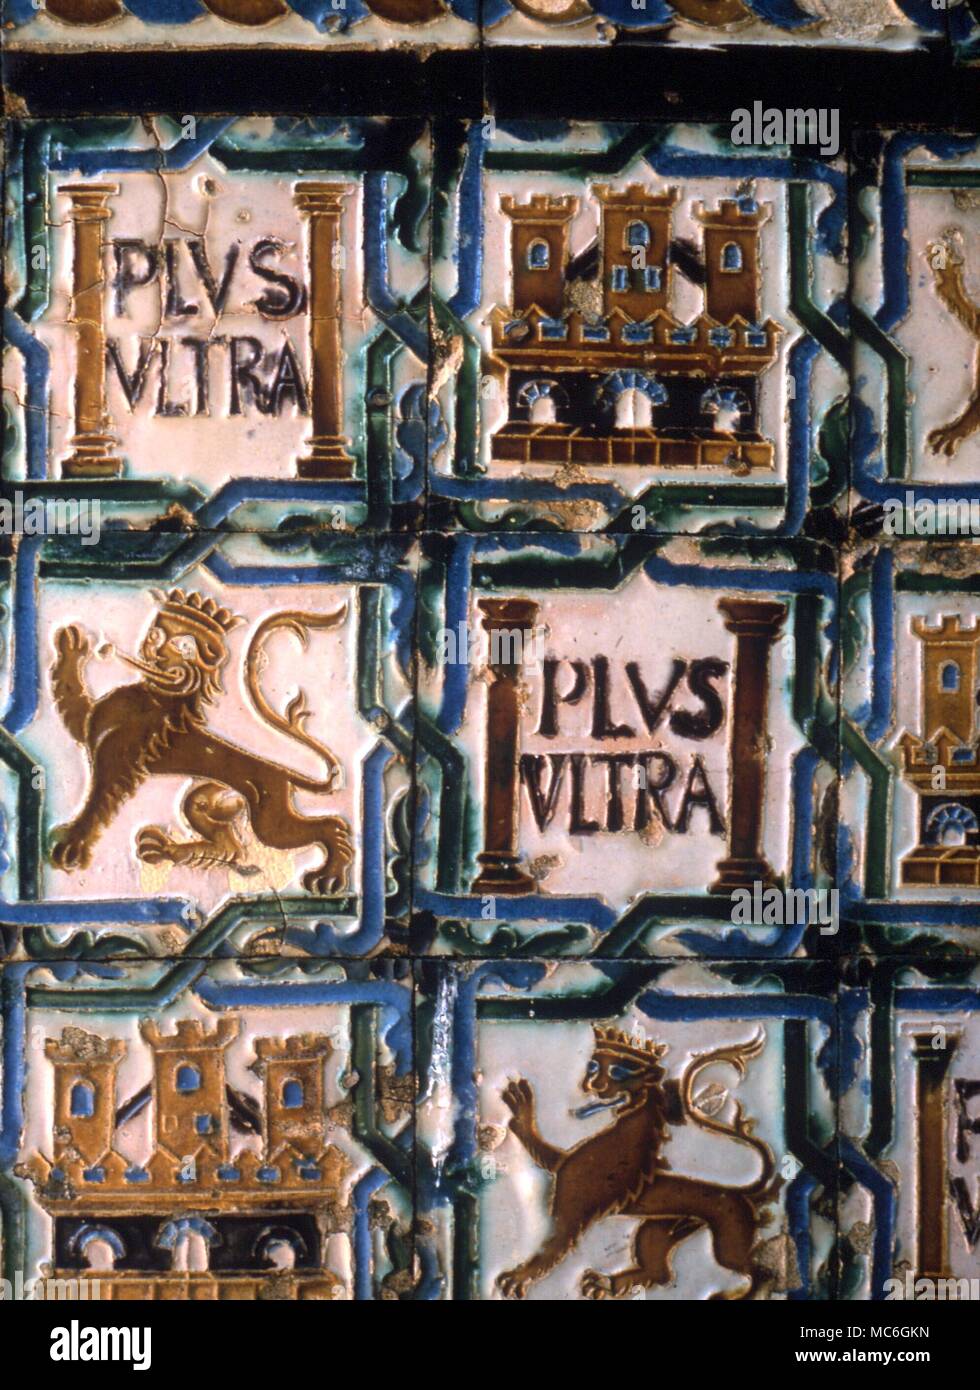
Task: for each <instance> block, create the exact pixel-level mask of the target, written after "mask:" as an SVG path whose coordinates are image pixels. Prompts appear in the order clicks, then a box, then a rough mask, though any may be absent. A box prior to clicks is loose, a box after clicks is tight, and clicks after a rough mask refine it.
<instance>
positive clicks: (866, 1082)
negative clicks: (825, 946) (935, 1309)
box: [839, 952, 980, 1299]
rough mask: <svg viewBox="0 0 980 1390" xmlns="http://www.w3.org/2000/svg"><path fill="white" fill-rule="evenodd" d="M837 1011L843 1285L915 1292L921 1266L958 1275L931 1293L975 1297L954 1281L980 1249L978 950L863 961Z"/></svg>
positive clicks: (850, 1289)
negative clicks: (979, 1181)
mask: <svg viewBox="0 0 980 1390" xmlns="http://www.w3.org/2000/svg"><path fill="white" fill-rule="evenodd" d="M840 1014H841V1044H840V1050H841V1093H842V1094H841V1107H840V1128H841V1139H840V1152H841V1164H842V1170H843V1171H842V1178H841V1206H840V1227H839V1229H840V1247H839V1248H840V1259H841V1289H840V1296H841V1297H842V1298H857V1299H867V1298H874V1299H881V1298H885V1297H890V1298H896V1297H898V1298H906V1299H908V1298H912V1297H913V1296H914V1291H915V1290H916V1284H917V1281H918V1279H919V1278H921V1277H925V1278H928V1279H932V1280H955V1281H957V1282H956V1283H955V1284H954V1285H952V1287H953V1288H954V1289H958V1290H959V1291H960V1292H959V1293H958V1294H954V1293H946V1294H945V1295H944V1294H942V1293H938V1294H937V1293H933V1294H932V1295H931V1296H932V1297H939V1298H942V1297H944V1296H945V1297H947V1298H951V1297H954V1296H958V1297H961V1298H966V1297H970V1296H971V1295H970V1293H969V1292H968V1289H969V1285H964V1284H962V1283H960V1282H958V1281H961V1280H964V1279H973V1280H976V1278H977V1270H978V1259H980V1207H978V1203H977V1190H976V1185H977V1143H978V1135H980V1118H978V1115H980V1112H978V1107H977V1099H978V1097H980V971H978V969H977V963H976V956H975V954H974V956H973V958H972V960H971V959H970V958H969V957H967V956H965V955H964V956H962V957H961V958H960V959H956V958H955V957H954V958H950V959H948V960H947V961H946V962H944V964H943V965H940V964H939V963H938V962H937V961H935V960H932V961H928V960H921V959H917V958H916V957H915V954H914V952H913V953H911V954H910V956H909V958H908V959H907V960H883V961H879V962H878V963H876V964H875V965H873V966H872V965H871V964H870V963H869V962H862V966H861V969H855V970H854V974H853V978H852V980H851V981H850V982H849V983H847V984H846V985H845V986H844V987H843V988H842V990H841V993H840ZM940 1287H942V1286H941V1285H940ZM946 1287H947V1288H949V1287H951V1286H950V1285H947V1286H946ZM926 1290H927V1286H922V1287H921V1288H920V1289H919V1290H918V1292H919V1295H920V1296H923V1294H925V1296H927V1297H928V1296H929V1294H928V1292H927V1291H926Z"/></svg>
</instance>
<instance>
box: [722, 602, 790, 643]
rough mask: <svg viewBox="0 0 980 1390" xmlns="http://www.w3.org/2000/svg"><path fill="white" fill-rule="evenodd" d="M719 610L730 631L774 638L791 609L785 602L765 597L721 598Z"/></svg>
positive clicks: (743, 634) (748, 635)
mask: <svg viewBox="0 0 980 1390" xmlns="http://www.w3.org/2000/svg"><path fill="white" fill-rule="evenodd" d="M718 611H719V612H720V613H721V614H722V615H723V616H724V619H725V626H726V627H727V629H728V631H729V632H734V634H735V636H736V637H767V638H769V639H770V640H772V639H773V638H774V637H776V636H777V635H778V633H779V629H780V628H781V627H782V625H783V622H784V620H785V618H786V615H787V613H788V612H789V609H788V607H787V606H786V604H785V603H776V602H770V601H767V600H765V599H754V598H720V599H719V600H718Z"/></svg>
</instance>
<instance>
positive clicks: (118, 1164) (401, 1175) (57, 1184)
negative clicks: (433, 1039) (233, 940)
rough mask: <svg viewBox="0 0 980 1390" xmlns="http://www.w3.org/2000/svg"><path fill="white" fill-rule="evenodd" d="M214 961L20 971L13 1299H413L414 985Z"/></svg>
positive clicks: (12, 1058) (12, 1048)
mask: <svg viewBox="0 0 980 1390" xmlns="http://www.w3.org/2000/svg"><path fill="white" fill-rule="evenodd" d="M195 965H196V967H197V968H196V969H195V971H194V972H193V973H189V972H188V971H187V969H186V964H184V963H182V962H181V961H177V960H163V961H154V962H144V963H140V964H132V963H130V964H127V965H125V966H116V967H115V968H114V969H113V970H112V971H111V972H110V971H106V970H105V969H102V970H101V971H100V970H99V969H97V968H93V967H91V966H89V967H86V966H85V964H83V963H77V964H75V965H74V966H73V967H72V968H71V969H66V968H65V966H64V965H59V964H57V963H55V962H51V961H45V960H38V961H32V962H29V963H27V962H20V963H17V964H9V965H7V966H6V967H5V968H4V970H3V984H4V990H3V998H4V1008H5V1014H4V1064H3V1073H2V1079H3V1089H4V1109H3V1115H4V1129H3V1138H2V1159H0V1175H2V1182H3V1187H4V1192H5V1199H6V1200H5V1203H4V1211H5V1213H6V1214H7V1216H8V1218H9V1219H8V1221H7V1223H6V1239H7V1250H6V1255H7V1269H6V1270H5V1274H7V1273H8V1271H16V1272H15V1273H11V1274H10V1277H11V1279H12V1280H13V1279H19V1280H21V1281H22V1282H23V1287H22V1289H21V1291H20V1292H16V1291H15V1292H14V1294H13V1296H14V1297H16V1298H23V1297H31V1296H33V1297H37V1298H42V1297H49V1298H50V1297H73V1298H83V1299H87V1300H96V1299H99V1300H124V1301H130V1300H140V1301H143V1300H151V1301H155V1300H174V1299H177V1300H189V1301H195V1302H197V1301H226V1300H235V1301H238V1300H246V1301H249V1300H255V1299H288V1300H292V1299H297V1300H307V1299H318V1300H324V1299H331V1300H341V1299H345V1300H349V1299H357V1300H370V1299H375V1298H381V1299H395V1298H401V1297H405V1296H409V1295H410V1294H411V1293H412V1290H413V1289H414V1287H415V1286H416V1284H417V1283H418V1280H417V1278H416V1275H415V1271H414V1261H413V1255H412V1234H411V1233H412V1163H411V1151H410V1149H409V1148H407V1147H406V1142H405V1141H406V1138H407V1136H408V1135H410V1133H411V1127H412V1125H411V1109H412V1094H413V1085H412V1082H413V1075H412V1036H411V1001H412V990H411V979H410V978H404V975H403V970H400V971H393V970H392V969H391V965H392V963H388V964H385V963H377V964H376V965H375V966H374V967H373V968H371V969H370V970H368V969H364V970H361V969H355V967H352V966H348V965H343V964H341V963H338V962H336V961H323V962H320V964H319V966H318V968H317V970H316V971H315V972H313V973H310V972H309V970H308V969H306V970H304V969H299V968H297V967H296V966H295V965H292V966H290V965H289V964H288V963H284V964H283V966H282V968H281V969H280V970H279V971H278V973H277V974H276V975H275V977H273V978H269V977H268V976H263V974H261V973H260V972H259V971H258V970H257V969H256V968H255V967H254V966H253V964H252V963H250V962H249V961H247V960H240V959H225V960H220V961H216V960H206V959H205V960H200V961H197V962H195ZM403 969H404V967H403ZM52 1281H58V1283H57V1284H55V1285H54V1288H55V1289H57V1288H58V1287H59V1286H60V1287H61V1288H62V1289H65V1288H67V1289H68V1290H69V1292H62V1293H60V1294H59V1293H57V1292H54V1291H52ZM32 1290H33V1291H34V1292H33V1294H32V1292H31V1291H32ZM8 1296H9V1295H8Z"/></svg>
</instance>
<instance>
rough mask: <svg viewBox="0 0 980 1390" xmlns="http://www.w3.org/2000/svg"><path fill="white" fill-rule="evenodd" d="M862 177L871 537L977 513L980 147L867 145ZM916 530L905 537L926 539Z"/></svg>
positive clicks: (858, 490) (862, 449) (879, 141)
mask: <svg viewBox="0 0 980 1390" xmlns="http://www.w3.org/2000/svg"><path fill="white" fill-rule="evenodd" d="M853 174H854V195H855V203H856V220H857V225H858V231H857V233H856V244H855V246H854V258H853V266H854V271H853V290H854V301H855V302H854V306H853V309H854V312H853V325H854V375H855V380H856V383H857V387H858V399H857V400H856V402H855V418H854V434H853V441H852V443H853V479H854V487H855V497H854V504H855V519H856V520H857V519H860V521H861V523H862V526H864V525H867V526H872V527H873V526H874V524H875V522H876V521H879V522H880V521H884V520H885V518H886V517H887V514H888V510H889V508H891V509H893V510H894V509H895V507H896V506H897V505H899V504H900V505H901V507H902V508H903V509H904V508H905V507H906V505H908V506H910V507H912V506H914V504H915V503H917V502H919V501H921V500H925V501H926V502H939V501H942V500H944V499H952V500H953V501H954V502H956V503H959V502H963V503H966V504H967V505H968V504H969V503H970V502H971V501H972V502H973V503H974V504H976V503H977V502H978V501H980V406H978V404H977V398H978V394H980V383H978V381H977V368H976V360H975V359H976V349H977V309H976V303H977V291H976V284H977V274H978V266H977V245H978V239H980V144H978V142H977V137H976V136H975V135H955V134H942V133H939V132H935V133H931V134H930V133H911V132H898V133H888V132H884V133H883V132H874V133H867V134H864V135H861V136H859V137H858V139H857V141H856V144H855V151H854V162H853ZM862 504H863V505H862ZM859 508H860V511H859V510H858V509H859ZM913 522H914V517H913V518H910V519H909V520H907V521H906V522H905V524H904V525H903V526H900V527H899V528H898V530H899V533H902V532H903V531H904V532H905V533H906V534H909V535H916V534H918V535H923V534H928V533H927V532H924V531H922V530H921V529H920V530H918V531H917V530H916V529H915V525H914V524H913Z"/></svg>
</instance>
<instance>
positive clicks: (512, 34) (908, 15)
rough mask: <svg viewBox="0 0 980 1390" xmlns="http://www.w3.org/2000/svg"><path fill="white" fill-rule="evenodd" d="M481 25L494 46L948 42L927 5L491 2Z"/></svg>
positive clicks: (856, 0)
mask: <svg viewBox="0 0 980 1390" xmlns="http://www.w3.org/2000/svg"><path fill="white" fill-rule="evenodd" d="M483 23H484V30H485V40H486V42H487V43H490V44H494V43H520V44H527V43H534V44H554V43H563V44H585V43H593V44H594V43H612V42H613V41H616V42H622V41H626V42H629V41H630V40H633V41H642V40H644V39H654V40H656V41H657V42H658V43H667V44H673V45H676V46H678V47H683V48H713V47H718V46H719V45H725V46H728V45H730V44H739V43H748V44H767V45H775V46H781V45H788V44H795V45H800V44H805V45H807V46H809V47H837V48H841V47H848V48H858V49H861V48H872V47H873V48H882V47H884V48H891V49H908V48H915V47H918V46H920V45H930V46H933V47H937V48H938V47H940V46H941V45H942V44H944V43H945V40H946V34H947V26H946V14H945V7H944V6H933V5H930V3H929V2H928V0H557V3H555V0H490V3H489V4H487V5H485V6H484V10H483ZM959 27H960V28H962V29H963V30H964V31H965V29H966V26H965V25H961V26H959ZM957 32H959V29H958V30H957Z"/></svg>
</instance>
